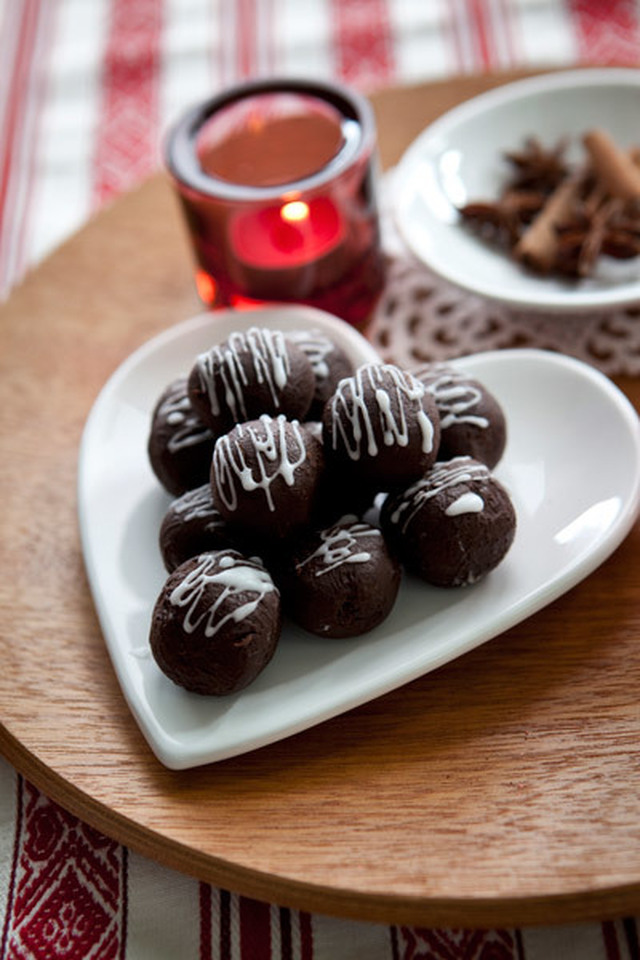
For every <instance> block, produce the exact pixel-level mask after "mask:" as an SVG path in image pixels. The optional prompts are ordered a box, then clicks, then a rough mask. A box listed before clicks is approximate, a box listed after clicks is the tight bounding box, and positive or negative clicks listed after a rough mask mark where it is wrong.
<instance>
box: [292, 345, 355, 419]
mask: <svg viewBox="0 0 640 960" xmlns="http://www.w3.org/2000/svg"><path fill="white" fill-rule="evenodd" d="M287 340H290V341H291V342H292V343H295V345H296V346H297V347H299V348H300V350H302V352H303V353H304V354H305V355H306V356H307V357H308V358H309V362H310V363H311V369H312V370H313V375H314V377H315V384H316V385H315V391H314V394H313V400H312V401H311V406H310V408H309V412H308V413H307V420H320V419H321V418H322V412H323V410H324V405H325V403H326V402H327V400H328V399H329V397H330V396H331V394H332V393H333V391H334V390H335V388H336V387H337V386H338V383H339V382H340V381H341V380H342V379H343V378H344V377H348V376H350V375H351V374H352V373H353V364H352V362H351V360H350V359H349V357H348V356H347V354H346V353H345V351H344V350H343V349H342V347H339V346H338V344H337V343H334V341H333V340H331V339H330V338H329V337H328V336H327V335H326V334H324V333H322V331H321V330H293V331H291V332H290V333H287Z"/></svg>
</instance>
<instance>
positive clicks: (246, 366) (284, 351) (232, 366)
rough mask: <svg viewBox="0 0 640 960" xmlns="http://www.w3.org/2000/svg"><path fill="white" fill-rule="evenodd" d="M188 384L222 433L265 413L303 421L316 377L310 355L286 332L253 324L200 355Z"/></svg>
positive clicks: (196, 403)
mask: <svg viewBox="0 0 640 960" xmlns="http://www.w3.org/2000/svg"><path fill="white" fill-rule="evenodd" d="M188 388H189V397H190V398H191V403H192V405H193V408H194V410H196V411H197V412H198V414H199V416H200V417H201V418H202V420H203V421H204V422H205V423H206V424H208V425H209V426H210V427H211V429H212V430H213V431H214V432H215V433H216V435H219V434H221V433H225V432H227V431H228V430H230V429H231V428H232V427H233V426H234V424H236V423H242V422H244V421H246V420H255V419H256V418H257V417H259V416H261V415H262V414H263V413H268V414H271V415H273V416H275V415H278V414H284V415H285V416H286V417H288V418H289V419H303V418H304V417H305V416H306V414H307V412H308V410H309V407H310V405H311V400H312V398H313V392H314V389H315V377H314V374H313V370H312V368H311V363H310V362H309V360H308V358H307V357H306V356H305V355H304V353H303V352H302V351H301V350H299V349H298V347H296V346H295V344H293V343H291V342H289V341H288V340H286V339H285V336H284V334H283V333H281V332H280V331H278V330H270V329H267V328H259V327H252V328H251V329H250V330H247V331H246V332H238V333H233V334H231V336H230V337H229V338H228V340H226V341H225V342H224V343H222V344H220V345H219V346H215V347H212V348H211V349H210V350H208V351H207V352H206V353H202V354H200V356H199V357H198V358H197V359H196V361H195V363H194V365H193V367H192V369H191V372H190V374H189V382H188Z"/></svg>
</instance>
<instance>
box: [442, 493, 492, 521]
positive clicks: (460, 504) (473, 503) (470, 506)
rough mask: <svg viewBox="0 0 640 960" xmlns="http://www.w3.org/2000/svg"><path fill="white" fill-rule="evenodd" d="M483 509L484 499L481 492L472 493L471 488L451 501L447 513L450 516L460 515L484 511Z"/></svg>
mask: <svg viewBox="0 0 640 960" xmlns="http://www.w3.org/2000/svg"><path fill="white" fill-rule="evenodd" d="M483 510H484V500H483V499H482V497H481V496H480V494H478V493H472V492H471V491H470V490H469V491H467V493H463V494H461V495H460V496H459V497H458V498H457V500H454V501H453V503H450V504H449V506H448V507H447V509H446V510H445V513H446V515H447V516H448V517H459V516H461V515H462V514H463V513H482V511H483Z"/></svg>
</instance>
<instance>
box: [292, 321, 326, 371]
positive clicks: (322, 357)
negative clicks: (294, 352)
mask: <svg viewBox="0 0 640 960" xmlns="http://www.w3.org/2000/svg"><path fill="white" fill-rule="evenodd" d="M287 339H288V340H291V342H292V343H295V345H296V346H297V347H299V349H300V350H302V352H303V353H304V354H305V355H306V357H307V359H308V360H309V363H310V364H311V368H312V370H313V373H314V376H315V378H316V380H326V379H327V377H328V376H329V373H330V368H329V364H328V363H327V357H328V356H330V354H332V353H334V352H335V349H336V347H335V344H334V343H333V341H331V340H330V339H329V337H327V336H325V335H324V333H321V331H320V330H293V331H291V332H290V333H288V334H287Z"/></svg>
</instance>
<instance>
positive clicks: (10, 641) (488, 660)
mask: <svg viewBox="0 0 640 960" xmlns="http://www.w3.org/2000/svg"><path fill="white" fill-rule="evenodd" d="M507 79H513V77H512V76H509V77H501V78H495V77H486V78H480V79H478V78H469V79H463V80H459V81H456V82H448V83H442V84H433V85H429V86H421V87H416V88H410V89H402V90H394V91H389V92H385V93H383V94H380V95H378V96H377V97H375V98H374V102H375V107H376V110H377V113H378V120H379V129H380V138H381V148H382V157H383V162H384V164H385V165H388V164H390V163H393V162H395V161H396V160H397V159H398V158H399V156H400V154H401V152H402V151H403V150H404V148H405V147H406V146H407V145H408V143H409V142H410V141H411V140H412V139H413V138H414V137H415V136H416V134H417V133H418V132H419V131H420V130H421V129H422V128H423V127H424V126H425V124H426V123H428V122H429V121H430V120H432V119H433V118H434V117H436V116H437V115H438V114H440V113H442V112H443V111H444V110H446V109H448V108H449V107H451V106H453V105H454V104H455V103H457V102H459V101H460V100H462V99H465V98H467V97H470V96H472V95H474V94H476V93H478V92H480V91H481V90H483V89H487V88H488V87H489V86H492V85H494V84H496V83H498V82H502V81H504V80H507ZM200 309H201V307H200V304H199V302H198V301H197V299H196V296H195V293H194V290H193V286H192V280H191V271H190V255H189V251H188V248H187V244H186V238H185V235H184V231H183V227H182V223H181V220H180V216H179V213H178V208H177V205H176V204H175V202H174V199H173V196H172V195H171V193H170V190H169V187H168V185H167V183H166V182H165V180H164V178H163V177H162V176H157V177H155V178H153V179H152V180H150V181H149V182H147V183H146V184H145V185H144V186H143V187H142V188H141V189H139V190H138V191H136V192H135V193H133V194H131V195H129V196H126V197H125V198H124V199H122V200H120V201H119V202H117V203H116V204H115V205H114V206H113V207H111V208H110V209H108V210H107V211H106V212H104V213H102V214H101V215H100V216H98V217H97V218H96V219H95V220H94V221H93V222H91V223H90V224H89V225H88V226H87V227H86V229H84V230H83V231H82V232H81V233H80V234H79V235H77V236H75V237H74V238H73V239H72V240H71V241H70V242H69V243H67V244H66V245H65V246H64V247H62V248H61V249H60V250H58V251H57V252H56V253H55V254H54V255H53V256H52V257H51V258H50V259H48V260H47V261H46V262H45V263H44V264H43V265H42V266H40V267H39V268H38V269H37V270H36V271H35V272H34V273H33V274H32V275H31V276H30V277H29V278H28V279H27V281H26V282H25V283H24V285H23V286H22V287H21V288H20V289H18V290H17V291H16V292H15V293H14V295H13V296H12V298H11V300H10V301H9V303H8V304H7V305H6V306H5V307H4V308H3V310H2V314H1V319H0V370H1V373H0V417H1V420H0V424H1V426H0V493H1V503H2V511H1V513H0V551H1V556H2V575H1V577H0V658H1V659H0V662H1V664H2V669H1V673H0V719H1V721H2V726H1V727H0V748H1V749H2V751H3V753H4V754H5V755H6V757H7V758H8V759H9V760H10V761H11V762H12V763H13V764H14V765H15V766H16V767H17V768H18V769H19V770H20V771H21V772H22V773H24V775H25V776H26V777H28V778H29V779H30V780H31V781H33V782H34V783H35V784H37V785H38V786H39V787H40V788H41V789H42V790H43V791H44V792H46V793H47V794H48V795H49V796H51V797H52V798H53V799H55V800H57V801H58V802H59V803H61V804H62V805H64V806H65V807H67V808H68V809H69V810H71V811H72V812H74V813H76V814H78V815H79V816H80V817H82V818H84V819H85V820H86V821H88V822H89V823H91V824H92V825H94V826H95V827H97V828H98V829H100V830H102V831H104V832H106V833H107V834H109V835H111V836H113V837H115V838H116V839H118V840H119V841H121V842H122V843H125V844H128V845H129V846H131V847H132V848H135V849H137V850H138V851H140V852H142V853H144V854H147V855H149V856H151V857H154V858H156V859H158V860H160V861H162V862H164V863H166V864H168V865H170V866H173V867H175V868H177V869H179V870H183V871H185V872H188V873H191V874H194V875H196V876H198V877H200V878H203V879H206V880H208V881H211V882H212V883H214V884H218V885H220V886H223V887H226V888H228V889H232V890H235V891H239V892H242V893H244V894H246V895H249V896H254V897H257V898H260V899H263V900H267V901H269V902H272V903H281V904H285V905H290V906H297V907H301V908H306V909H310V910H314V911H318V912H322V913H332V914H337V915H344V916H351V917H357V918H361V919H372V920H379V921H388V922H399V923H415V924H430V925H434V924H442V925H459V926H460V925H464V926H484V925H495V924H525V923H538V922H544V923H548V922H552V921H567V920H573V919H586V918H603V917H607V916H614V915H621V914H624V913H626V912H634V911H638V909H640V747H639V744H640V704H639V699H638V690H639V689H640V529H639V528H638V527H637V526H636V528H635V529H634V530H633V531H632V533H631V534H630V536H629V537H628V538H627V540H626V541H625V542H624V544H623V545H622V547H621V548H620V549H619V550H618V551H617V552H616V553H615V555H614V556H613V557H612V558H611V559H610V560H609V561H608V562H607V563H605V564H604V565H603V566H602V567H601V568H600V569H599V570H598V571H597V572H596V573H595V574H593V575H592V576H591V577H589V579H588V580H587V581H586V582H583V583H582V584H581V585H580V586H578V587H576V588H575V589H573V590H572V591H571V592H570V593H569V594H567V595H565V596H564V597H563V598H562V599H560V600H558V601H557V602H555V603H554V604H553V605H552V606H550V607H548V608H547V609H546V610H544V611H543V612H542V613H539V614H538V615H536V616H534V617H532V618H531V619H529V620H527V621H526V622H525V623H522V624H521V625H520V626H518V627H517V628H515V629H513V630H510V631H508V632H507V633H506V634H503V635H502V636H500V637H498V638H496V639H495V640H493V641H492V642H491V643H488V644H486V645H484V646H482V647H480V648H479V649H476V650H475V651H474V652H472V653H470V654H468V655H466V656H465V657H463V658H461V659H459V660H457V661H455V662H453V663H451V664H449V665H448V666H446V667H445V668H442V669H440V670H438V671H436V672H435V673H432V674H429V675H428V676H425V677H423V678H422V679H420V680H417V681H415V682H413V683H411V684H409V685H408V686H405V687H403V688H402V689H400V690H397V691H396V692H394V693H391V694H389V695H387V696H385V697H382V698H380V699H378V700H376V701H374V702H372V703H370V704H368V705H366V706H364V707H361V708H359V709H357V710H354V711H351V712H350V713H347V714H345V715H343V716H341V717H338V718H337V719H334V720H331V721H329V722H327V723H324V724H322V725H321V726H318V727H316V728H314V729H312V730H309V731H307V732H305V733H302V734H299V735H297V736H295V737H292V738H290V739H287V740H284V741H282V742H280V743H278V744H275V745H273V746H270V747H267V748H264V749H262V750H259V751H256V752H254V753H251V754H247V755H244V756H241V757H238V758H235V759H232V760H228V761H224V762H221V763H218V764H214V765H211V766H208V767H203V768H200V769H195V770H190V771H184V772H179V773H178V772H172V771H170V770H167V769H165V768H164V767H162V766H161V765H160V763H159V762H158V761H157V760H156V759H155V758H154V756H153V755H152V753H151V751H150V749H149V748H148V746H147V745H146V742H145V741H144V740H143V738H142V735H141V734H140V732H139V731H138V728H137V726H136V724H135V722H134V720H133V718H132V716H131V714H130V713H129V710H128V708H127V706H126V704H125V702H124V699H123V697H122V695H121V692H120V688H119V686H118V684H117V682H116V679H115V676H114V673H113V670H112V668H111V664H110V661H109V658H108V655H107V651H106V647H105V644H104V642H103V638H102V636H101V633H100V630H99V627H98V623H97V620H96V616H95V613H94V609H93V605H92V600H91V597H90V594H89V590H88V586H87V581H86V578H85V573H84V566H83V558H82V554H81V549H80V542H79V536H78V527H77V518H76V468H77V455H78V446H79V441H80V437H81V432H82V429H83V426H84V422H85V419H86V417H87V414H88V413H89V410H90V408H91V406H92V403H93V401H94V399H95V397H96V395H97V393H98V391H99V390H100V388H101V387H102V385H103V383H104V382H105V380H106V379H107V378H108V376H109V375H110V374H111V373H112V371H113V370H114V369H115V367H116V366H117V365H118V364H119V363H120V362H121V361H122V360H123V359H124V358H125V357H126V356H127V355H128V354H129V353H130V352H131V351H132V350H133V349H134V348H136V347H137V346H138V345H140V344H141V343H142V342H143V341H145V340H147V339H148V338H149V337H151V336H153V335H154V334H156V333H157V332H159V331H160V330H162V329H164V328H166V327H169V326H171V325H173V324H174V323H176V322H177V321H179V320H182V319H184V318H186V317H188V316H190V315H192V314H194V313H197V312H199V311H200ZM622 386H623V388H624V389H625V390H626V391H627V393H628V395H629V396H630V397H631V398H632V400H633V401H634V402H635V404H636V406H638V404H640V383H638V382H635V381H630V380H627V381H625V382H624V383H622ZM594 442H596V443H597V438H596V439H595V440H594Z"/></svg>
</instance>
